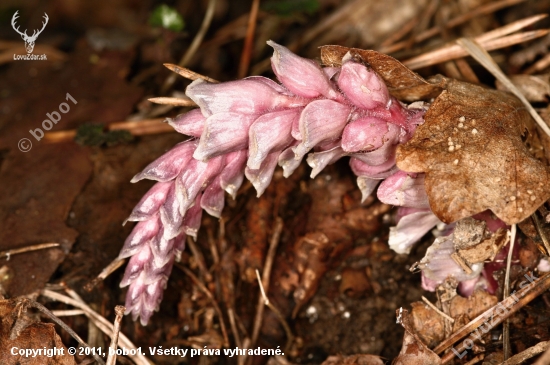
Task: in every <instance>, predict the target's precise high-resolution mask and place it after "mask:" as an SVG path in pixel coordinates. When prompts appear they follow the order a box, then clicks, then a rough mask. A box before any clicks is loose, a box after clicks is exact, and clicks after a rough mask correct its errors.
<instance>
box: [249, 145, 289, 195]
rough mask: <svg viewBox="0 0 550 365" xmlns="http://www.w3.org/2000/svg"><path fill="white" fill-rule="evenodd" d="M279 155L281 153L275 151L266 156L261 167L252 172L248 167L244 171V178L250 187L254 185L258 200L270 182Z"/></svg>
mask: <svg viewBox="0 0 550 365" xmlns="http://www.w3.org/2000/svg"><path fill="white" fill-rule="evenodd" d="M280 154H281V151H275V152H272V153H270V154H269V155H267V158H266V159H265V160H264V162H262V165H261V166H260V168H259V169H257V170H252V169H250V168H248V167H247V168H246V169H245V170H244V174H245V176H246V178H247V179H248V180H249V181H250V182H251V183H252V185H254V188H256V192H257V193H258V194H257V197H258V198H259V197H260V196H262V194H263V193H264V191H265V189H267V187H268V185H269V183H270V182H271V179H272V178H273V173H274V172H275V167H277V160H278V157H279V155H280Z"/></svg>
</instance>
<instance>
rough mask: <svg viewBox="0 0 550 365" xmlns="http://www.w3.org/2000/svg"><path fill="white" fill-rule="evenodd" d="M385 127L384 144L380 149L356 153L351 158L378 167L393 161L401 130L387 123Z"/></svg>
mask: <svg viewBox="0 0 550 365" xmlns="http://www.w3.org/2000/svg"><path fill="white" fill-rule="evenodd" d="M387 126H388V132H387V133H386V134H385V135H384V137H383V142H384V143H383V145H382V146H381V147H379V148H377V149H375V150H374V151H369V152H356V153H354V154H352V156H353V157H355V158H357V159H359V160H361V161H363V162H364V163H366V164H368V165H371V166H379V165H383V164H385V163H387V162H388V161H394V159H395V149H396V146H397V143H398V141H399V136H400V133H401V128H399V127H398V126H396V125H394V124H391V123H388V124H387Z"/></svg>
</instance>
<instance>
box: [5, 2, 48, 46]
mask: <svg viewBox="0 0 550 365" xmlns="http://www.w3.org/2000/svg"><path fill="white" fill-rule="evenodd" d="M18 11H19V10H18ZM18 11H16V12H15V14H13V17H12V18H11V26H12V27H13V29H14V30H15V31H16V32H17V33H19V34H20V35H21V38H23V40H24V41H25V48H26V49H27V53H32V50H33V49H34V42H35V41H36V38H38V35H40V33H42V31H43V30H44V28H46V24H48V19H49V18H48V14H46V13H44V20H45V21H44V22H43V23H42V29H40V30H39V31H38V32H37V30H34V32H33V33H32V35H31V36H30V37H29V36H28V35H27V30H26V29H25V31H24V32H20V31H19V27H17V28H16V27H15V20H16V19H17V18H18V17H19V16H18V15H17V12H18Z"/></svg>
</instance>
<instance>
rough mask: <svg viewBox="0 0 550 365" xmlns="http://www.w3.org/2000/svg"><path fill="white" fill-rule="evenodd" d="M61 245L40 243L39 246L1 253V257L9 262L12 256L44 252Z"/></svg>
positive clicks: (13, 249)
mask: <svg viewBox="0 0 550 365" xmlns="http://www.w3.org/2000/svg"><path fill="white" fill-rule="evenodd" d="M59 246H60V244H59V243H40V244H38V245H32V246H25V247H20V248H12V249H10V250H6V251H0V257H6V258H7V260H9V259H10V256H11V255H17V254H19V253H25V252H32V251H38V250H44V249H46V248H52V247H59Z"/></svg>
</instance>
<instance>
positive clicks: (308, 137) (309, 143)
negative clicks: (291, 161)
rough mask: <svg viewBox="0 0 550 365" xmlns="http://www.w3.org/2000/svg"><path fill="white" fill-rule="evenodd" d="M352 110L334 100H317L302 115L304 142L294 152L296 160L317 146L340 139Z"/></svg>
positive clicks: (301, 127)
mask: <svg viewBox="0 0 550 365" xmlns="http://www.w3.org/2000/svg"><path fill="white" fill-rule="evenodd" d="M350 112H351V108H350V107H348V106H347V105H343V104H340V103H338V102H336V101H333V100H327V99H324V100H315V101H312V102H311V103H309V104H308V105H307V106H306V107H305V108H304V111H303V112H302V114H301V115H300V134H301V135H302V142H301V143H300V144H299V145H297V146H296V147H295V148H294V149H293V150H294V154H295V155H296V157H295V158H296V159H298V160H299V159H302V157H303V156H304V155H305V154H306V153H307V152H308V151H309V150H310V149H312V148H313V147H315V146H316V145H318V144H320V143H322V142H327V141H332V140H335V139H337V138H339V137H340V136H341V134H342V131H343V130H344V127H345V126H346V123H347V122H348V117H349V115H350Z"/></svg>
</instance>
